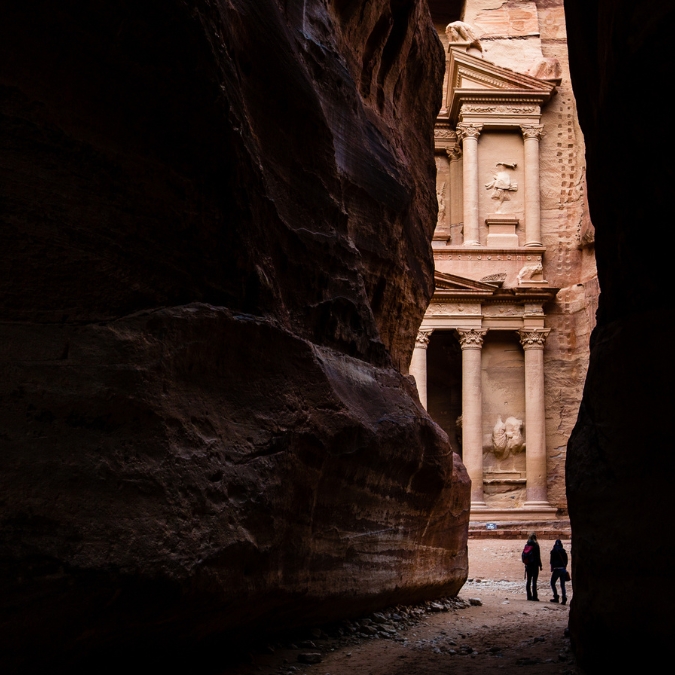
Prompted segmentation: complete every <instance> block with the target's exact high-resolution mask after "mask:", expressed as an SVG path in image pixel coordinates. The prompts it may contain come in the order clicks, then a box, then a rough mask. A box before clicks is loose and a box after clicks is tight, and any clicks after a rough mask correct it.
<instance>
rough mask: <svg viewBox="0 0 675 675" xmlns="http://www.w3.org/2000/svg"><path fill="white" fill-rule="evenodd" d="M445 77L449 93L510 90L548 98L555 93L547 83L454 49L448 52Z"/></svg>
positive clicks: (549, 83) (553, 87)
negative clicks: (477, 90) (457, 90)
mask: <svg viewBox="0 0 675 675" xmlns="http://www.w3.org/2000/svg"><path fill="white" fill-rule="evenodd" d="M449 73H450V78H449V82H450V87H451V88H452V89H495V90H497V91H499V90H503V89H512V90H515V91H521V92H527V91H529V92H532V93H535V92H536V93H542V94H546V93H547V94H549V95H550V94H552V93H553V92H554V91H555V85H554V84H552V83H551V82H547V81H546V80H539V79H537V78H536V77H532V76H531V75H523V74H522V73H517V72H515V71H514V70H509V69H508V68H502V67H501V66H498V65H496V64H494V63H491V62H490V61H486V60H485V59H480V58H478V57H476V56H472V55H471V54H467V53H466V52H463V51H461V50H458V49H450V54H449Z"/></svg>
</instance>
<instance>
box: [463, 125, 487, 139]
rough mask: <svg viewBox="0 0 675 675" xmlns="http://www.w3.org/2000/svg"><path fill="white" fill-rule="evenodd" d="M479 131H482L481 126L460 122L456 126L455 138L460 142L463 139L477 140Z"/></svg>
mask: <svg viewBox="0 0 675 675" xmlns="http://www.w3.org/2000/svg"><path fill="white" fill-rule="evenodd" d="M481 131H483V125H482V124H467V123H465V122H461V123H460V124H458V125H457V138H459V139H460V140H462V141H463V140H464V139H465V138H475V139H476V140H478V137H479V136H480V132H481Z"/></svg>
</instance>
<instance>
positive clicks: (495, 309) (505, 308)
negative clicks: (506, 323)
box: [483, 304, 523, 318]
mask: <svg viewBox="0 0 675 675" xmlns="http://www.w3.org/2000/svg"><path fill="white" fill-rule="evenodd" d="M483 316H485V317H488V318H493V317H515V316H517V317H520V316H523V308H522V306H521V305H515V304H498V305H486V306H485V307H484V308H483Z"/></svg>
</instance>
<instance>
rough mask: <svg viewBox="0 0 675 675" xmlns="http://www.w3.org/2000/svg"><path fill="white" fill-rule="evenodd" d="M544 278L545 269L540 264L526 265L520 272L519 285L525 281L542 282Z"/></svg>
mask: <svg viewBox="0 0 675 675" xmlns="http://www.w3.org/2000/svg"><path fill="white" fill-rule="evenodd" d="M543 278H544V268H543V267H542V264H541V263H540V262H538V263H537V264H536V265H525V267H523V268H522V269H521V270H520V272H518V284H522V283H523V281H542V280H543Z"/></svg>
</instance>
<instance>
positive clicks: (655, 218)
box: [565, 0, 675, 672]
mask: <svg viewBox="0 0 675 675" xmlns="http://www.w3.org/2000/svg"><path fill="white" fill-rule="evenodd" d="M565 9H566V17H567V30H568V36H569V48H570V66H571V71H572V80H573V85H574V92H575V96H576V98H577V102H578V106H579V119H580V122H581V126H582V128H583V131H584V134H585V138H586V148H587V161H588V198H589V203H590V213H591V218H592V220H593V224H594V225H595V227H596V251H597V261H598V277H599V282H600V287H601V289H602V293H601V295H600V304H599V312H598V326H597V328H596V329H595V331H594V333H593V337H592V340H591V358H590V366H589V371H588V378H587V382H586V387H585V391H584V397H583V401H582V404H581V410H580V413H579V419H578V422H577V425H576V427H575V430H574V433H573V435H572V438H571V439H570V442H569V446H568V455H567V457H568V460H567V495H568V500H569V508H570V517H571V521H572V533H573V541H572V544H573V561H574V567H573V571H572V578H573V582H574V600H573V601H572V607H571V618H570V627H571V632H572V639H573V644H574V647H575V650H576V652H577V656H578V658H579V660H580V663H581V665H582V666H583V668H584V669H585V670H586V672H608V670H609V669H611V668H616V669H617V671H618V672H625V671H626V668H627V667H629V666H637V667H638V669H639V670H641V671H644V670H648V669H651V668H652V667H653V666H657V665H660V664H662V662H663V661H662V659H663V657H664V655H665V654H668V653H669V649H670V643H671V641H672V632H673V629H674V625H673V624H674V622H673V604H674V602H675V591H673V584H672V580H671V577H672V560H673V543H672V536H671V534H670V532H669V528H668V524H669V514H670V503H671V500H670V495H671V493H672V477H673V473H674V471H673V470H674V469H675V454H674V453H673V451H672V445H673V440H672V436H673V433H672V427H671V425H670V420H671V419H672V405H671V401H672V383H673V380H674V379H675V369H674V368H673V357H672V354H671V349H672V336H673V334H674V332H675V326H674V325H673V324H674V318H675V314H674V312H673V296H672V293H671V291H670V278H669V277H670V276H671V271H670V270H671V262H670V256H671V248H670V245H667V241H668V240H670V229H671V225H670V213H671V211H672V198H671V192H672V190H671V188H670V186H671V185H672V180H671V179H672V178H673V174H674V170H673V162H672V157H673V150H674V148H673V146H674V142H673V135H672V134H671V133H669V132H668V131H667V129H666V128H665V127H664V126H662V125H660V124H655V123H654V121H653V120H652V119H651V118H650V120H649V121H647V120H644V121H642V120H641V115H644V112H645V111H646V110H649V111H650V115H652V114H653V112H652V110H651V109H650V104H647V103H646V102H644V101H641V100H640V97H641V96H643V95H644V94H645V93H647V92H649V93H655V92H659V91H663V86H664V84H665V83H666V82H668V81H669V78H670V77H672V74H671V73H672V67H671V64H672V47H671V35H670V34H671V32H672V26H673V22H674V21H675V7H674V5H673V3H672V2H661V3H657V2H640V3H634V2H627V1H626V0H620V1H613V2H610V1H609V0H592V1H587V0H583V1H582V0H565ZM638 92H639V93H638ZM654 109H655V110H656V109H657V107H655V108H654ZM628 119H630V120H631V125H630V135H631V138H632V143H631V151H630V152H626V149H625V147H624V146H623V144H622V143H621V142H620V141H619V139H620V138H621V137H622V135H624V134H625V133H626V120H628Z"/></svg>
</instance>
